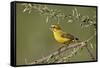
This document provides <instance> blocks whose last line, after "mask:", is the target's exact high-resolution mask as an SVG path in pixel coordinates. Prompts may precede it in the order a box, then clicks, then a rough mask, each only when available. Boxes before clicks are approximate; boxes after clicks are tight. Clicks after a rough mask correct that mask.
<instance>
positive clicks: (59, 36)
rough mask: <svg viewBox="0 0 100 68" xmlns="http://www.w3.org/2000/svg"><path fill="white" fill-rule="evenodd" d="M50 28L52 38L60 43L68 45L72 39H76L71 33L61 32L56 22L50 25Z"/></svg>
mask: <svg viewBox="0 0 100 68" xmlns="http://www.w3.org/2000/svg"><path fill="white" fill-rule="evenodd" d="M50 30H51V31H52V32H53V35H54V39H55V40H56V41H57V42H59V43H61V44H66V45H68V44H70V43H71V42H72V41H74V40H78V38H76V37H74V36H73V35H71V34H69V33H65V32H63V31H62V29H61V27H60V26H59V25H58V24H54V25H51V28H50Z"/></svg>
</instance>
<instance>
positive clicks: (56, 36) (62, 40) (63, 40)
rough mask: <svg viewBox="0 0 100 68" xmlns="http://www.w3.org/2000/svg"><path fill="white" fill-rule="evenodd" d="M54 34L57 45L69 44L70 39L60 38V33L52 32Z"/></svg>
mask: <svg viewBox="0 0 100 68" xmlns="http://www.w3.org/2000/svg"><path fill="white" fill-rule="evenodd" d="M53 34H54V38H55V40H56V41H57V42H59V43H69V42H70V39H68V38H64V37H62V36H61V35H62V32H60V31H58V32H53Z"/></svg>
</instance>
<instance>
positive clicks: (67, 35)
mask: <svg viewBox="0 0 100 68" xmlns="http://www.w3.org/2000/svg"><path fill="white" fill-rule="evenodd" d="M61 37H63V38H69V39H71V40H74V36H73V35H71V34H69V33H63V34H62V35H61Z"/></svg>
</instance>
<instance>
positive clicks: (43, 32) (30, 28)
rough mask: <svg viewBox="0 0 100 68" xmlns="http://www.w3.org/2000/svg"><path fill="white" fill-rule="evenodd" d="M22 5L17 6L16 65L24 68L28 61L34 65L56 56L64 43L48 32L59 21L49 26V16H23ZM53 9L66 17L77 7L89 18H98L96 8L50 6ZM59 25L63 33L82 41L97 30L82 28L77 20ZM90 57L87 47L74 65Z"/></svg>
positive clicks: (24, 14)
mask: <svg viewBox="0 0 100 68" xmlns="http://www.w3.org/2000/svg"><path fill="white" fill-rule="evenodd" d="M21 4H22V3H17V4H16V32H17V33H16V56H17V57H16V61H17V65H24V64H25V59H26V60H27V62H32V61H34V60H36V59H39V58H42V57H44V56H47V55H49V54H51V53H53V52H54V51H55V50H56V49H58V48H59V46H60V45H61V44H59V43H58V42H56V41H55V40H54V38H53V34H52V32H51V31H50V30H49V28H50V26H51V24H56V23H57V20H50V22H48V23H46V17H45V16H42V15H40V14H39V13H38V12H36V11H35V10H34V11H32V12H31V13H30V14H29V13H27V12H26V13H23V9H24V7H23V6H22V5H21ZM47 6H48V7H49V8H51V9H58V10H61V11H62V13H64V14H67V15H68V14H69V15H70V14H72V10H73V9H74V8H75V7H76V8H77V9H78V11H79V12H80V13H81V14H82V15H88V16H89V17H91V16H93V15H96V8H94V7H82V6H67V5H66V6H61V5H47ZM60 26H61V27H62V29H63V31H65V32H68V33H71V34H73V35H75V36H77V37H79V39H80V40H86V39H88V38H89V37H91V35H93V33H94V27H93V26H91V27H89V28H81V26H80V25H79V23H78V22H77V21H74V22H73V23H67V22H66V21H60ZM91 42H92V44H93V47H94V48H93V49H91V51H92V53H93V55H94V56H95V57H96V38H94V39H93V40H91ZM90 60H91V58H90V56H89V54H88V53H87V50H86V49H85V48H84V49H83V50H82V51H81V52H80V53H79V54H77V55H76V56H73V57H72V58H71V60H70V61H71V62H77V61H90Z"/></svg>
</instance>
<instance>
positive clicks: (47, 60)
mask: <svg viewBox="0 0 100 68" xmlns="http://www.w3.org/2000/svg"><path fill="white" fill-rule="evenodd" d="M85 45H86V43H85V42H79V43H75V44H70V45H69V46H68V47H67V46H65V47H62V48H61V50H60V53H61V54H63V53H64V52H66V51H68V50H70V49H72V48H77V47H78V48H82V47H84V46H85ZM78 50H79V49H77V50H76V51H74V52H73V53H72V55H73V54H75V53H76V52H77V51H78ZM66 55H67V53H66ZM72 55H71V54H70V55H68V57H67V58H70V57H71V56H72ZM58 56H59V51H58V50H57V51H55V52H53V53H52V54H50V55H49V56H46V57H44V58H41V59H39V60H35V61H33V62H31V63H28V64H42V63H52V62H53V61H52V62H49V61H50V60H51V59H52V58H54V61H56V60H57V62H60V61H61V59H58V58H56V57H58Z"/></svg>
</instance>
